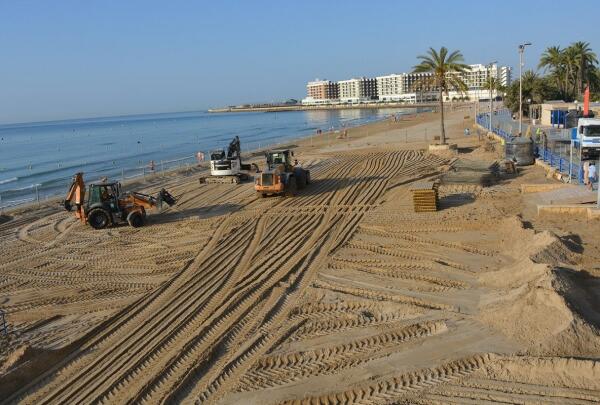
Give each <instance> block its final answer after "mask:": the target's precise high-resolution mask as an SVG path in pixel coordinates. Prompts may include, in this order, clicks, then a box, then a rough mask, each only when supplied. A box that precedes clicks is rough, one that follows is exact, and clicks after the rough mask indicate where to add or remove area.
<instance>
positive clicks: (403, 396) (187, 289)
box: [0, 109, 600, 404]
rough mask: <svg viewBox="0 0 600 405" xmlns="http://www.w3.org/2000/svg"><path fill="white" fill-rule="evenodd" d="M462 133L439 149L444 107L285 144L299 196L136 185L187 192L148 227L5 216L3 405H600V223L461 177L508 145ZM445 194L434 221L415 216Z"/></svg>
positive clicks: (41, 214) (514, 185) (526, 172)
mask: <svg viewBox="0 0 600 405" xmlns="http://www.w3.org/2000/svg"><path fill="white" fill-rule="evenodd" d="M465 127H468V128H470V129H471V135H469V136H465V135H464V132H463V130H464V128H465ZM446 128H447V133H448V134H449V138H450V141H451V142H452V143H456V144H457V145H458V152H457V154H456V155H435V154H430V153H428V152H427V151H426V149H427V145H428V144H430V143H432V142H433V140H434V137H435V136H436V135H438V134H439V115H438V114H437V113H433V112H432V113H423V114H419V115H415V116H411V117H407V118H405V119H403V120H401V121H399V122H394V120H391V119H390V120H385V121H381V122H377V123H373V124H368V125H365V126H362V127H357V128H352V129H349V130H348V134H347V135H348V136H347V137H346V138H343V139H340V135H341V134H340V133H323V134H322V135H320V136H314V137H309V138H305V139H302V140H300V141H298V142H294V143H293V144H291V145H288V144H283V145H281V146H282V147H285V146H289V147H293V149H294V151H295V155H296V157H297V158H298V159H299V160H300V162H301V163H302V165H303V167H305V168H309V169H310V171H311V177H312V179H313V182H312V184H311V185H310V186H309V187H307V188H306V189H305V190H302V191H300V192H298V194H297V195H296V196H294V197H288V198H283V197H275V198H257V196H256V195H255V192H254V189H253V184H252V182H246V183H243V184H240V185H219V184H208V185H201V184H199V181H198V178H199V177H200V176H202V175H203V174H205V171H204V170H202V169H198V168H193V169H191V170H183V171H174V172H170V173H168V174H166V175H165V176H156V177H154V178H148V179H146V180H144V179H140V180H138V181H136V182H135V183H132V184H130V185H128V187H133V188H136V189H138V190H140V189H141V190H142V191H145V192H148V193H156V192H157V191H158V190H159V189H160V188H162V187H166V188H167V189H168V190H169V191H170V192H171V193H172V194H173V195H175V196H176V197H177V198H178V203H177V205H175V206H173V207H170V208H168V209H166V210H165V211H164V212H162V213H160V214H158V215H150V216H149V219H148V224H147V225H145V226H144V227H141V228H131V227H128V226H120V227H114V228H109V229H105V230H100V231H97V230H93V229H92V228H91V227H89V226H86V225H83V224H81V223H79V222H77V220H76V219H75V218H74V216H73V215H72V214H70V213H68V212H65V211H64V210H61V209H60V207H59V206H58V204H57V202H58V201H57V200H55V201H49V202H47V203H44V204H42V206H40V207H34V206H30V207H22V208H19V209H18V210H13V211H12V212H8V213H7V217H6V218H4V221H3V222H2V223H0V243H1V246H2V252H3V254H2V257H1V258H0V306H1V308H2V309H3V310H4V311H5V312H6V320H7V322H8V324H9V331H10V334H9V336H8V337H0V339H1V342H2V345H1V350H0V402H2V403H23V404H50V403H57V404H58V403H71V404H72V403H92V402H94V403H141V402H144V403H202V404H205V403H206V404H208V403H210V404H213V403H214V404H296V403H297V404H301V403H302V404H304V403H306V404H355V403H356V404H359V403H360V404H449V403H456V404H481V403H555V404H582V403H598V402H600V360H599V353H600V337H599V331H598V328H599V327H600V288H599V287H600V279H599V278H598V277H600V264H599V263H600V249H599V246H600V236H598V235H597V232H596V233H595V232H594V231H593V229H597V222H596V223H593V222H587V220H586V219H580V218H576V217H570V216H561V217H560V218H557V217H538V216H537V212H536V210H535V203H536V201H537V200H536V198H542V197H543V196H541V195H540V196H538V197H536V196H535V195H534V194H535V193H533V194H524V193H521V186H522V185H524V184H549V183H551V182H553V180H550V179H547V178H546V176H545V173H544V171H543V170H542V169H541V168H540V167H538V166H528V167H523V168H520V169H519V173H518V174H517V175H511V174H506V173H503V172H502V171H501V172H500V175H499V177H497V178H495V180H494V181H493V182H492V183H491V184H489V185H488V184H482V183H481V182H480V181H478V180H477V179H478V177H477V176H476V175H475V174H473V173H476V170H475V169H473V170H472V171H470V172H469V171H468V170H467V172H468V173H466V172H461V169H459V167H478V168H479V167H482V166H486V167H487V166H491V165H492V164H493V163H494V162H496V161H497V160H498V159H499V158H500V157H501V154H502V153H501V152H502V151H501V147H500V145H499V144H493V143H491V142H489V141H486V140H484V139H479V137H478V135H477V133H476V131H475V129H474V128H473V116H472V111H469V110H466V109H465V110H458V111H449V112H448V113H447V120H446ZM242 142H243V140H242ZM251 160H252V161H255V162H257V163H258V162H261V157H260V153H259V152H257V153H255V154H253V157H252V159H251ZM477 173H479V172H477ZM477 175H478V174H477ZM436 179H441V185H440V188H439V193H440V210H439V211H437V212H430V213H415V212H414V211H413V205H412V195H411V192H410V189H411V186H412V185H414V183H415V182H418V181H424V180H429V181H433V180H436ZM452 179H454V180H452ZM457 179H458V180H457Z"/></svg>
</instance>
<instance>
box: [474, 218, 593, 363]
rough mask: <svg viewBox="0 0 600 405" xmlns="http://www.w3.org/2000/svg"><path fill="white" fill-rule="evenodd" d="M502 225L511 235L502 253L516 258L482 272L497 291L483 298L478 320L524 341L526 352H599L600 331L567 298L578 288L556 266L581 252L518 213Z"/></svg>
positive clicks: (574, 259) (573, 260) (485, 281)
mask: <svg viewBox="0 0 600 405" xmlns="http://www.w3.org/2000/svg"><path fill="white" fill-rule="evenodd" d="M499 228H500V229H501V231H502V232H504V233H505V234H506V235H507V237H506V240H505V241H504V242H505V249H504V253H506V254H508V255H510V256H511V257H512V258H513V259H514V262H512V263H511V264H510V265H508V266H506V267H505V268H503V269H501V270H498V271H494V272H489V273H485V274H482V275H481V276H480V277H479V280H480V282H481V284H482V285H483V286H485V287H488V288H491V289H493V290H495V291H494V293H492V294H490V295H489V298H487V300H486V301H484V302H482V303H481V304H482V305H481V306H482V309H481V313H480V314H479V319H480V321H482V322H483V323H484V324H486V325H489V326H491V327H493V328H495V329H497V330H499V331H500V332H501V333H503V334H504V335H506V336H508V337H510V338H512V339H514V340H516V341H518V342H520V343H521V344H523V346H524V348H525V349H526V351H527V352H528V353H552V354H556V355H584V354H589V353H598V348H599V347H600V341H599V338H598V333H597V331H595V330H594V329H593V328H592V327H591V326H590V325H589V324H588V323H587V322H585V321H584V320H583V319H581V317H580V315H579V314H578V313H577V312H576V311H574V310H573V305H572V303H571V302H569V300H568V299H567V297H569V296H573V295H577V294H578V292H577V291H576V290H577V289H578V288H579V287H578V286H577V285H576V284H573V283H570V282H569V281H568V280H566V279H565V277H564V275H563V273H562V272H561V271H558V269H559V268H560V267H559V266H563V265H570V264H574V263H576V262H577V260H578V259H577V255H576V254H575V253H573V252H571V251H570V250H569V249H568V247H567V246H566V245H565V244H564V243H563V242H561V240H560V239H559V238H557V237H556V235H554V234H552V233H551V232H547V231H544V232H539V233H536V232H535V231H533V230H530V229H525V228H524V227H523V226H522V223H521V222H520V220H519V219H518V218H516V217H515V218H511V219H508V220H506V221H504V222H503V223H502V224H500V226H499Z"/></svg>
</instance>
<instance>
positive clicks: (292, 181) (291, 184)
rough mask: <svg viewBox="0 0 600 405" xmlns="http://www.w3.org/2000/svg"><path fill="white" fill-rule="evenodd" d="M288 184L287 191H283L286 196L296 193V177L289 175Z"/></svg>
mask: <svg viewBox="0 0 600 405" xmlns="http://www.w3.org/2000/svg"><path fill="white" fill-rule="evenodd" d="M288 181H289V184H288V186H287V191H286V192H285V195H286V196H287V197H293V196H295V195H296V190H297V189H298V188H297V186H296V178H295V177H290V178H289V179H288Z"/></svg>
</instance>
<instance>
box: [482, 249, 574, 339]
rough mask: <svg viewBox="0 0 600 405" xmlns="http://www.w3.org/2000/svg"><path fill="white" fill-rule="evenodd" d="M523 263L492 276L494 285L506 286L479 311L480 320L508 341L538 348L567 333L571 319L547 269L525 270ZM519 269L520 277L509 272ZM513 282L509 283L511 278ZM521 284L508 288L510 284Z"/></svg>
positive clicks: (553, 277)
mask: <svg viewBox="0 0 600 405" xmlns="http://www.w3.org/2000/svg"><path fill="white" fill-rule="evenodd" d="M523 264H525V261H523V262H520V265H519V266H515V267H513V268H511V269H508V270H507V271H501V273H502V274H501V275H498V274H495V275H494V276H495V278H494V281H496V280H498V281H500V280H503V278H502V277H505V279H504V280H505V281H506V283H508V284H509V286H507V289H506V290H504V291H503V292H501V293H500V294H499V298H498V299H497V301H495V302H493V303H491V304H489V305H488V306H486V307H485V308H483V310H482V311H481V314H480V315H479V319H480V320H481V321H482V322H483V323H485V324H487V325H490V326H492V327H494V328H496V329H498V330H500V331H501V332H502V333H503V334H505V335H506V336H508V337H511V338H513V339H515V340H517V341H519V342H521V343H523V344H525V345H527V347H530V346H533V345H538V344H540V343H541V342H544V341H546V340H548V339H553V338H554V336H555V335H557V334H559V333H560V332H562V331H564V330H566V329H567V328H568V327H569V326H570V325H571V323H572V322H573V319H574V316H573V313H572V312H571V310H570V309H569V307H568V305H567V303H566V301H565V299H564V298H563V297H562V296H561V295H560V294H558V293H557V291H556V290H555V288H554V287H553V281H554V279H555V275H554V273H553V272H552V271H551V269H550V267H548V266H546V265H537V266H536V265H535V264H534V263H531V265H532V266H531V268H530V269H527V267H526V266H522V265H523ZM516 269H520V270H522V272H523V273H526V272H527V271H528V270H530V273H529V275H530V276H531V279H526V277H527V276H528V275H523V274H519V273H518V272H515V273H512V271H514V270H516ZM512 274H515V278H514V279H511V275H512ZM521 281H523V282H524V283H523V284H522V285H520V286H519V287H515V288H511V284H513V283H519V282H521Z"/></svg>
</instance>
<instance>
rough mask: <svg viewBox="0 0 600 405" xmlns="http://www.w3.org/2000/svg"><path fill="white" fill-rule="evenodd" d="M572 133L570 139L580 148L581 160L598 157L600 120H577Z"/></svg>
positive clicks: (599, 149)
mask: <svg viewBox="0 0 600 405" xmlns="http://www.w3.org/2000/svg"><path fill="white" fill-rule="evenodd" d="M572 131H573V132H572V134H571V138H572V139H573V140H574V141H575V144H576V146H578V147H580V148H581V155H582V159H595V158H598V157H600V119H598V118H579V120H578V121H577V127H576V128H573V129H572Z"/></svg>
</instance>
